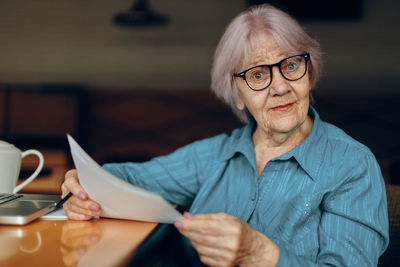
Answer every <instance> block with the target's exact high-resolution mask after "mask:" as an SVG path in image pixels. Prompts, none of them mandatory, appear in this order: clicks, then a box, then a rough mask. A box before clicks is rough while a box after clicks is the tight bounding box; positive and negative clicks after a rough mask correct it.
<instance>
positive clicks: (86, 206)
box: [64, 200, 101, 216]
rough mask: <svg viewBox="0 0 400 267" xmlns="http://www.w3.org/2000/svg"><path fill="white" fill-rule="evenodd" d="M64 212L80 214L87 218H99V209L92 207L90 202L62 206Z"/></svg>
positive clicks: (76, 202) (79, 201) (77, 201)
mask: <svg viewBox="0 0 400 267" xmlns="http://www.w3.org/2000/svg"><path fill="white" fill-rule="evenodd" d="M64 210H65V211H72V212H75V213H80V214H84V215H88V216H100V213H101V211H100V209H99V208H98V206H94V205H92V204H91V202H90V201H84V202H83V201H81V200H76V201H71V202H67V203H65V204H64Z"/></svg>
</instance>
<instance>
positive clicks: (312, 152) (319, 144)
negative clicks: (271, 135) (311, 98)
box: [277, 105, 326, 180]
mask: <svg viewBox="0 0 400 267" xmlns="http://www.w3.org/2000/svg"><path fill="white" fill-rule="evenodd" d="M308 115H309V116H310V117H311V119H312V120H313V126H312V128H311V131H310V133H309V134H308V136H307V137H306V139H304V141H303V142H301V143H300V144H299V145H297V146H296V147H295V148H293V149H292V150H290V151H288V152H287V153H285V154H283V155H282V156H280V157H278V158H277V159H281V160H285V159H289V158H291V157H293V158H295V159H296V161H297V162H298V163H299V165H300V166H301V167H302V168H303V170H304V171H305V172H307V173H308V175H309V176H310V177H311V179H313V180H316V179H317V178H318V173H319V170H320V167H321V163H322V159H323V153H324V151H325V145H326V137H325V135H324V134H323V129H322V126H321V119H320V117H319V115H318V113H317V111H316V110H315V109H314V107H313V106H311V105H310V108H309V110H308Z"/></svg>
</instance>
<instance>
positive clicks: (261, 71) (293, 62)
mask: <svg viewBox="0 0 400 267" xmlns="http://www.w3.org/2000/svg"><path fill="white" fill-rule="evenodd" d="M276 65H277V66H278V67H279V70H280V73H281V74H282V76H283V77H284V78H285V79H287V80H289V81H295V80H298V79H300V78H301V77H303V76H304V75H305V73H306V69H307V67H306V66H307V64H306V59H305V58H304V57H303V56H301V55H300V56H293V57H289V58H287V59H285V60H283V61H281V62H279V63H277V64H276ZM271 70H272V67H271V66H267V65H266V66H259V67H255V68H252V69H249V70H248V71H247V72H246V74H245V78H246V82H247V84H248V86H250V88H252V89H253V90H261V89H264V88H266V87H268V86H269V85H270V83H271V80H272V74H271Z"/></svg>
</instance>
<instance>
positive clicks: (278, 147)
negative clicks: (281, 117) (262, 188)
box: [253, 116, 313, 177]
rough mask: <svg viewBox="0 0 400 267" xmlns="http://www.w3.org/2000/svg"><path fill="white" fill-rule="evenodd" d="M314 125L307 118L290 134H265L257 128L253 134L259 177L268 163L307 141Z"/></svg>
mask: <svg viewBox="0 0 400 267" xmlns="http://www.w3.org/2000/svg"><path fill="white" fill-rule="evenodd" d="M312 125H313V121H312V119H311V118H310V117H309V116H307V118H306V120H305V121H304V122H303V123H302V124H301V125H300V126H299V127H298V128H296V129H294V130H293V131H292V132H288V133H277V132H274V133H272V132H265V131H263V130H262V129H261V128H260V127H258V126H257V128H256V130H255V131H254V133H253V143H254V150H255V156H256V165H257V173H258V177H260V175H261V172H262V170H263V169H264V167H265V165H266V164H267V163H268V161H270V160H271V159H273V158H276V157H279V156H281V155H283V154H285V153H286V152H288V151H290V150H292V149H293V148H294V147H296V146H297V145H299V144H300V143H301V142H302V141H303V140H304V139H306V137H307V136H308V134H309V133H310V131H311V128H312Z"/></svg>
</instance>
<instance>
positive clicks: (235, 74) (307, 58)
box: [233, 53, 310, 91]
mask: <svg viewBox="0 0 400 267" xmlns="http://www.w3.org/2000/svg"><path fill="white" fill-rule="evenodd" d="M292 57H303V58H304V59H305V61H306V68H305V70H304V74H303V75H301V76H300V77H299V78H296V79H288V78H287V77H286V76H285V75H284V74H283V73H282V70H281V64H282V62H284V61H285V60H287V59H289V58H292ZM308 61H310V54H309V53H304V54H300V55H294V56H290V57H287V58H284V59H282V60H281V61H279V62H277V63H275V64H271V65H267V64H265V65H257V66H254V67H251V68H249V69H247V70H244V71H242V72H240V73H233V76H234V77H240V78H242V79H243V80H244V81H245V82H246V84H247V86H248V87H249V88H250V89H251V90H253V91H262V90H265V89H267V88H268V86H270V85H271V83H272V78H273V77H272V68H273V67H275V66H277V67H278V69H279V72H280V73H281V75H282V77H283V78H285V79H286V80H288V81H291V82H292V81H297V80H300V79H301V78H303V77H304V75H306V73H307V70H308ZM259 67H268V68H269V72H270V73H271V79H270V81H269V83H268V85H267V86H265V87H264V88H261V89H253V88H252V87H251V86H250V85H249V83H248V82H247V80H246V73H247V72H248V71H250V70H252V69H254V68H259Z"/></svg>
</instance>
